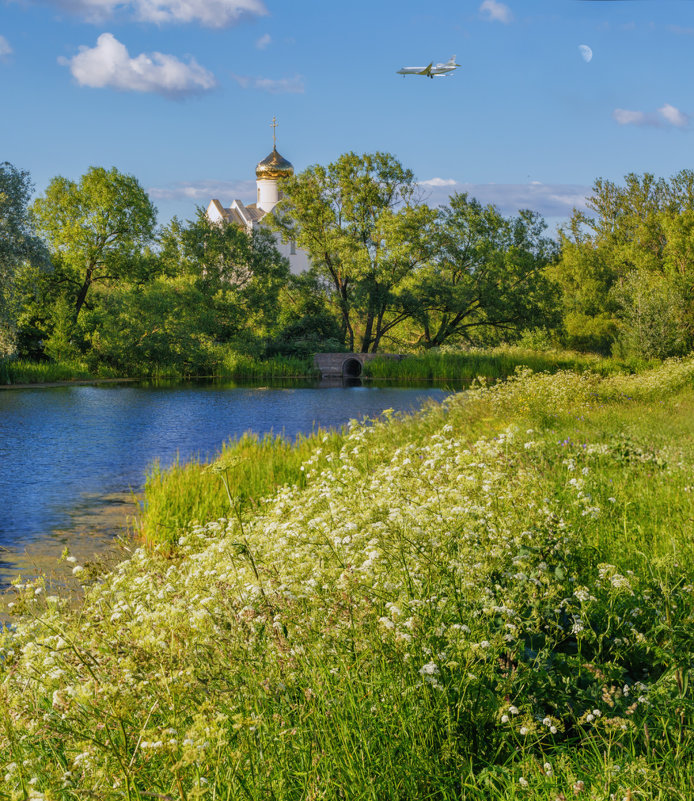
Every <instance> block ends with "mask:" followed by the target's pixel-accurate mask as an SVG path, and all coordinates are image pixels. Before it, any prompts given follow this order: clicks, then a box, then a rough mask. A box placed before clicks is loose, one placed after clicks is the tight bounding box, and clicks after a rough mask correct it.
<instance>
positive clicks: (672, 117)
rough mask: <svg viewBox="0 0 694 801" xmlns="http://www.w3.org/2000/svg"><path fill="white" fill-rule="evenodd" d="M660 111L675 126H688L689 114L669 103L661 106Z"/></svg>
mask: <svg viewBox="0 0 694 801" xmlns="http://www.w3.org/2000/svg"><path fill="white" fill-rule="evenodd" d="M658 113H659V114H660V115H661V116H662V117H664V118H665V120H666V122H669V123H670V125H674V126H675V128H686V127H687V126H688V125H689V115H688V114H685V113H684V112H683V111H680V110H679V109H678V108H675V106H671V105H670V104H669V103H666V104H665V105H664V106H662V107H661V108H659V109H658Z"/></svg>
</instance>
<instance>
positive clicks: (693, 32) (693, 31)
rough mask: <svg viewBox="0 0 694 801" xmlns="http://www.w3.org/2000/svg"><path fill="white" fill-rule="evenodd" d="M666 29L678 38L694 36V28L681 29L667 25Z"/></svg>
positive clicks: (680, 27)
mask: <svg viewBox="0 0 694 801" xmlns="http://www.w3.org/2000/svg"><path fill="white" fill-rule="evenodd" d="M666 27H667V30H669V31H670V33H676V34H678V35H679V36H694V28H683V27H682V26H681V25H667V26H666Z"/></svg>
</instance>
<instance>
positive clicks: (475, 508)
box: [0, 360, 694, 801]
mask: <svg viewBox="0 0 694 801" xmlns="http://www.w3.org/2000/svg"><path fill="white" fill-rule="evenodd" d="M324 437H327V439H324ZM296 450H297V453H300V455H301V458H299V457H298V456H296V455H295V454H294V453H293V452H292V449H291V448H290V447H289V445H288V444H287V443H284V442H282V441H281V440H273V439H271V438H266V439H265V440H260V441H258V440H254V439H253V438H249V437H246V438H243V439H242V440H241V441H240V442H239V443H237V444H236V445H231V446H229V447H228V448H227V449H226V450H225V453H224V454H223V455H222V456H221V457H220V459H219V460H218V461H217V463H216V464H215V466H214V467H210V468H209V470H208V471H207V472H205V473H204V477H205V481H208V480H209V483H208V484H207V485H205V484H202V483H200V482H199V476H198V477H195V476H194V475H193V474H191V475H193V477H192V478H185V476H184V475H183V473H182V472H181V469H180V467H179V469H178V470H177V471H173V473H172V475H173V474H174V473H175V474H177V475H178V476H179V478H178V479H177V480H178V481H179V483H178V484H177V485H174V484H172V485H171V486H170V487H169V489H168V490H166V492H165V493H164V494H163V495H161V497H160V498H159V500H158V502H159V503H160V505H161V507H162V509H163V508H164V507H166V506H167V505H169V504H170V505H172V506H174V507H176V504H178V503H179V502H180V503H181V506H180V508H179V511H178V512H176V514H179V516H180V519H181V520H182V521H184V520H185V518H186V516H187V515H188V514H190V513H191V511H190V510H191V508H192V506H191V507H187V506H186V505H185V504H186V503H187V502H189V503H191V504H192V501H183V500H180V501H179V499H178V498H177V495H187V494H190V493H191V492H192V490H191V488H192V487H196V488H202V489H203V491H204V492H205V493H206V492H211V491H212V489H213V486H214V483H213V482H214V481H217V482H218V484H217V488H216V490H215V491H216V492H218V497H217V499H216V500H215V501H214V503H219V504H220V507H215V516H216V511H217V509H219V508H221V507H223V506H224V504H225V496H226V489H225V488H224V482H226V485H227V487H228V489H229V497H227V498H226V511H223V512H222V516H221V517H216V519H212V520H209V521H207V522H203V520H202V519H201V520H200V522H199V523H197V524H196V523H193V522H190V521H188V522H183V523H182V524H181V525H180V527H177V526H174V527H173V528H174V529H176V528H177V530H176V531H175V534H177V535H178V536H177V537H176V536H172V534H174V531H171V532H169V531H167V532H165V536H164V537H163V538H162V542H161V544H160V545H156V544H153V545H151V546H150V547H145V548H141V549H137V550H135V551H134V552H133V555H132V557H131V559H129V560H128V561H126V562H124V563H123V564H122V565H121V566H119V567H118V568H117V569H116V570H115V571H114V572H113V573H112V574H109V575H105V576H97V575H95V573H94V570H93V569H92V566H90V565H84V566H81V565H77V566H76V568H75V569H76V571H77V573H78V575H79V576H80V577H81V579H82V580H83V581H84V583H85V587H86V590H87V593H86V598H85V601H84V603H83V604H82V605H80V606H77V607H76V608H75V607H73V606H71V605H70V603H69V602H68V601H67V600H61V599H60V598H56V597H49V598H46V596H45V592H44V591H43V589H44V588H43V583H42V581H41V580H38V581H36V582H31V583H24V582H20V583H19V584H18V585H17V586H16V587H15V590H14V600H13V603H14V607H13V609H12V611H13V612H14V613H15V615H16V618H17V620H16V624H15V628H14V629H13V630H12V631H8V632H7V633H6V634H5V636H4V638H3V640H2V642H1V643H0V693H1V694H2V698H1V700H0V716H1V717H2V719H3V724H4V725H3V726H2V727H0V762H2V764H3V765H4V774H3V775H4V776H5V784H4V786H3V791H2V792H4V793H5V794H6V795H7V796H9V797H13V798H27V799H28V798H30V797H32V795H31V794H33V797H35V798H40V797H42V796H41V795H39V793H41V794H43V797H45V798H51V799H54V798H55V799H61V801H62V799H77V798H82V797H97V798H100V799H102V798H103V799H111V798H113V799H120V798H124V799H130V801H134V800H135V799H138V801H140V800H141V801H144V800H145V799H148V798H152V797H157V798H174V799H194V798H195V799H198V798H201V799H210V801H211V800H212V799H219V798H223V799H239V801H240V800H241V799H257V801H260V800H261V799H277V801H294V800H295V799H296V801H299V800H301V801H303V800H304V799H359V800H361V799H371V800H372V801H377V800H378V801H380V799H442V800H443V799H446V800H448V799H450V800H451V801H453V799H456V801H457V799H466V800H469V801H487V799H496V800H498V801H501V799H504V800H505V799H538V800H539V799H542V800H543V801H545V800H546V801H556V799H569V798H571V799H574V798H578V799H579V801H580V799H585V801H589V800H590V801H603V799H604V800H605V801H607V800H608V799H612V798H615V799H617V800H618V801H621V799H625V798H627V799H631V801H635V800H636V799H661V800H662V801H672V800H674V799H680V800H681V801H688V800H689V799H691V798H692V797H693V795H694V764H693V763H694V759H693V758H692V757H693V754H694V697H693V694H692V678H694V676H693V675H692V664H693V656H694V558H693V557H694V538H693V537H692V520H693V519H694V360H688V361H679V362H678V361H673V362H669V363H666V364H664V365H662V366H659V367H657V368H655V369H653V370H650V371H646V372H643V373H641V374H638V375H625V374H614V375H608V376H605V377H600V376H597V375H596V374H594V373H587V372H584V373H581V374H577V373H571V372H561V371H560V372H558V373H556V374H554V375H549V374H528V373H527V372H526V373H519V374H517V375H515V376H514V377H512V378H511V379H510V380H509V381H508V382H506V383H495V384H494V385H493V386H489V387H485V386H476V387H474V388H473V389H472V390H470V391H469V392H467V393H462V394H460V395H458V396H455V397H452V398H451V399H449V400H447V401H446V402H445V403H444V404H443V405H441V406H438V407H436V406H434V407H430V408H429V409H428V410H426V411H425V412H423V413H421V414H420V415H417V416H415V417H412V418H397V417H395V416H392V415H391V416H388V415H386V418H385V419H383V420H380V421H375V422H373V423H372V424H371V425H352V426H351V427H350V429H349V430H348V431H345V432H343V433H342V434H340V435H325V434H317V435H315V436H314V437H308V438H306V439H304V440H302V441H300V443H299V444H298V447H297V449H296ZM302 460H303V461H302ZM282 462H286V467H283V466H282ZM299 462H302V464H299ZM297 465H298V468H297ZM301 466H303V467H304V469H303V470H301V469H300V467H301ZM195 469H196V470H198V469H199V470H200V471H202V469H203V468H202V467H201V466H197V468H195ZM297 470H298V473H300V475H298V473H297ZM162 475H163V474H161V473H159V474H157V473H156V472H155V473H154V474H153V477H152V480H153V481H154V483H156V482H157V481H160V480H161V479H162ZM205 486H206V489H205ZM275 487H276V489H274V490H273V488H275ZM196 491H197V490H196ZM162 492H164V490H162ZM266 493H267V494H266ZM263 495H265V500H264V501H262V502H259V501H258V498H259V497H261V496H263ZM153 497H154V496H153ZM206 502H207V501H204V500H201V501H200V503H206ZM176 508H178V507H176ZM211 513H212V508H211V507H210V508H209V510H208V509H207V508H206V507H202V506H201V507H199V515H200V518H204V517H205V516H206V515H210V514H211ZM157 514H161V515H163V512H161V511H160V512H158V513H157ZM162 519H163V518H162ZM157 536H158V535H156V536H155V537H154V539H155V540H156V538H157Z"/></svg>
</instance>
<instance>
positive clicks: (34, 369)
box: [0, 359, 113, 384]
mask: <svg viewBox="0 0 694 801" xmlns="http://www.w3.org/2000/svg"><path fill="white" fill-rule="evenodd" d="M105 375H107V376H108V375H113V373H109V372H108V371H106V373H105ZM95 377H96V376H95V375H94V374H93V373H91V372H90V371H89V370H88V368H87V365H86V364H82V363H80V362H63V363H55V362H32V361H27V360H25V359H18V360H10V359H7V360H0V384H42V383H51V382H54V381H74V380H79V379H81V380H88V379H91V378H95Z"/></svg>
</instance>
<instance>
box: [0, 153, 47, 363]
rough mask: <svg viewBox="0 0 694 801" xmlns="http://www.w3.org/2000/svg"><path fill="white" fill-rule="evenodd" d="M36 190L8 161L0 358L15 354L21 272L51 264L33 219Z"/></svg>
mask: <svg viewBox="0 0 694 801" xmlns="http://www.w3.org/2000/svg"><path fill="white" fill-rule="evenodd" d="M32 188H33V187H32V183H31V179H30V177H29V173H28V172H27V171H26V170H19V169H17V168H16V167H14V166H12V164H10V163H9V162H7V161H5V162H3V163H1V164H0V356H3V355H7V354H9V353H12V352H13V351H14V338H15V329H16V322H17V313H18V310H17V307H16V295H15V288H16V282H17V274H18V271H19V270H20V269H21V267H22V265H24V264H26V263H31V264H33V265H40V266H43V267H45V266H46V265H47V257H46V256H47V254H46V252H45V249H44V248H43V244H42V243H41V241H40V240H39V239H38V238H37V237H36V236H35V234H34V231H33V228H32V226H31V221H30V219H29V213H28V203H29V198H30V197H31V191H32Z"/></svg>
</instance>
